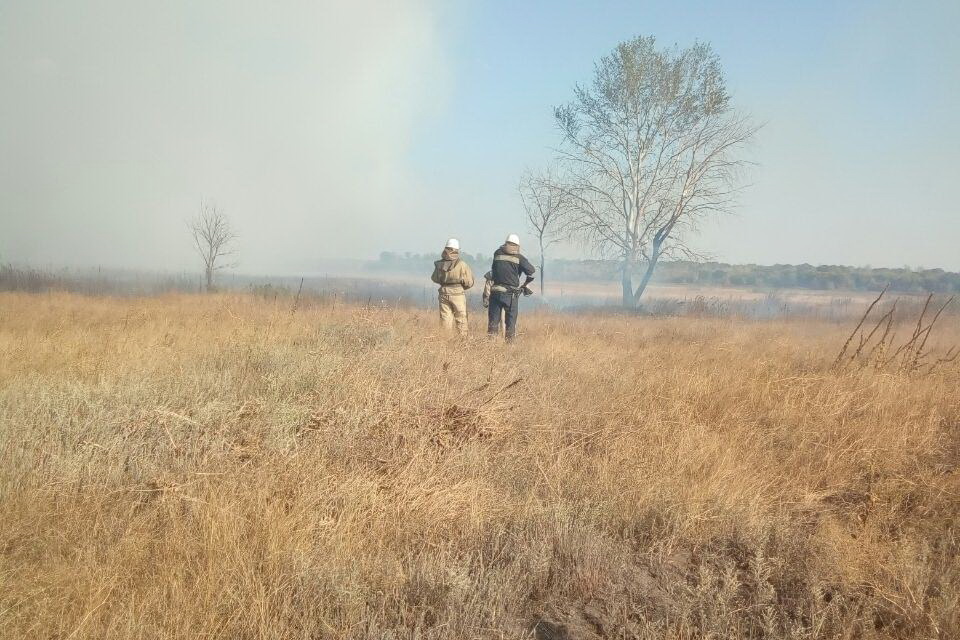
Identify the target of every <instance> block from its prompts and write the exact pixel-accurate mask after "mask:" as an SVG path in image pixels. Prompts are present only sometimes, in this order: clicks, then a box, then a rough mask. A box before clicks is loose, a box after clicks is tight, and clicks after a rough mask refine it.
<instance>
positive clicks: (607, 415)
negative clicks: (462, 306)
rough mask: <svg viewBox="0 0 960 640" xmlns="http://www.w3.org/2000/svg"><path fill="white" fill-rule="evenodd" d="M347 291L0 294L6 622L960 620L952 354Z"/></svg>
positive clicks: (161, 625)
mask: <svg viewBox="0 0 960 640" xmlns="http://www.w3.org/2000/svg"><path fill="white" fill-rule="evenodd" d="M330 302H331V301H330V300H320V299H313V298H309V297H307V298H305V299H302V300H300V301H299V302H298V303H297V304H296V306H294V304H293V300H292V299H291V296H287V295H274V296H270V297H264V296H255V295H250V294H243V295H242V294H231V293H222V294H215V295H209V296H202V295H188V294H167V295H162V296H154V297H127V298H114V297H105V296H102V297H87V296H81V295H75V294H66V293H42V294H29V293H3V294H0V636H2V637H4V638H71V639H74V638H124V639H126V638H191V639H193V638H224V639H228V638H229V639H236V638H277V639H280V638H285V639H286V638H344V639H346V638H378V639H379V638H491V639H492V638H534V637H535V638H540V639H543V638H553V639H558V638H578V639H589V638H734V639H736V638H796V639H800V638H942V639H947V638H956V637H960V561H958V551H960V532H958V522H960V468H958V465H960V363H958V362H957V361H952V362H944V363H942V364H940V365H939V366H935V367H929V366H927V367H921V368H903V367H898V366H896V363H891V364H889V366H888V365H887V364H883V366H871V362H869V361H861V359H856V360H851V361H850V362H849V363H846V364H845V365H844V366H842V367H838V366H836V365H835V359H836V356H837V354H838V352H839V351H840V349H841V347H842V346H843V344H844V342H845V340H846V339H847V337H848V336H849V334H850V330H851V328H852V326H846V325H844V324H840V323H836V322H823V321H816V320H812V319H777V320H750V319H742V318H741V319H735V318H725V317H642V316H629V315H620V316H612V315H608V316H601V315H589V314H587V315H563V314H552V313H549V312H546V311H544V312H537V313H529V314H526V315H523V316H522V317H521V336H520V339H519V341H518V342H517V343H516V344H513V345H505V344H502V343H500V342H489V341H487V340H486V339H485V338H483V337H480V336H479V334H478V335H477V336H475V337H472V338H471V339H469V340H467V341H466V342H459V341H455V340H453V339H451V338H448V337H446V336H443V335H439V334H438V331H437V326H436V319H435V317H434V315H433V313H431V312H428V311H422V310H416V309H402V308H399V309H398V308H384V307H380V306H374V305H356V304H350V305H344V304H330ZM471 320H472V324H473V327H474V330H475V331H477V330H479V328H480V327H479V325H480V324H481V321H480V318H478V317H476V316H474V317H472V318H471ZM855 322H856V320H855V319H854V323H855ZM914 322H915V321H914ZM902 323H903V327H902V328H903V331H904V332H905V333H901V335H906V336H909V335H910V334H911V331H912V330H913V329H912V325H911V324H909V323H910V321H909V320H907V319H904V320H903V321H902ZM895 328H896V327H895ZM936 329H937V331H936V333H934V334H932V335H931V336H930V338H929V340H928V341H927V343H926V347H925V348H927V349H928V350H929V351H930V352H932V353H945V352H946V351H947V348H948V347H949V346H951V345H953V344H956V343H958V342H960V321H958V317H957V316H956V315H944V317H942V318H941V319H940V320H939V323H938V325H937V328H936ZM934 361H935V360H931V362H934ZM873 364H874V365H875V364H876V362H874V363H873Z"/></svg>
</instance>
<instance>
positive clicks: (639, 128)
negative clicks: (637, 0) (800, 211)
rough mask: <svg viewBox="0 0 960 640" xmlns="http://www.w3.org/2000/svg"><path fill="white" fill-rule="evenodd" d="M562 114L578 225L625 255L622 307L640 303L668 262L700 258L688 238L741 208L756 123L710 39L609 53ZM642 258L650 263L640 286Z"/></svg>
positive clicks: (569, 191)
mask: <svg viewBox="0 0 960 640" xmlns="http://www.w3.org/2000/svg"><path fill="white" fill-rule="evenodd" d="M554 115H555V118H556V122H557V125H558V126H559V129H560V132H561V135H562V144H561V148H560V159H561V162H562V165H563V167H564V170H565V171H566V174H567V178H566V179H565V180H564V181H563V182H562V183H561V186H562V188H563V191H564V193H565V195H566V197H567V198H568V199H569V206H570V209H571V214H572V217H571V226H570V228H571V230H572V232H573V233H574V234H576V235H578V236H579V237H580V238H581V240H583V241H584V242H585V243H586V244H587V245H588V246H590V247H591V248H593V249H594V250H595V251H596V252H597V253H599V254H601V255H605V256H610V257H616V258H617V259H618V260H619V261H620V263H621V265H620V268H621V279H622V285H623V304H624V305H625V306H634V305H635V304H636V303H637V301H638V300H639V299H640V297H641V296H642V295H643V292H644V290H645V289H646V286H647V284H648V283H649V282H650V277H651V276H652V275H653V271H654V269H655V268H656V266H657V262H658V261H659V260H660V259H661V258H664V257H667V258H671V257H684V258H688V259H696V258H698V257H699V256H698V254H697V253H696V252H695V251H693V250H692V249H691V248H690V247H689V246H688V244H687V238H688V236H689V234H690V232H693V231H695V230H696V229H697V226H698V224H699V222H700V221H701V220H702V219H703V218H704V217H705V216H708V215H712V214H717V213H722V212H727V211H730V210H731V208H732V207H733V205H734V203H735V199H736V195H737V193H738V190H739V184H740V181H739V177H740V174H741V171H740V170H741V169H742V168H743V167H744V165H745V164H747V163H746V162H745V161H744V160H742V159H740V158H739V157H738V154H739V152H740V151H741V150H742V148H743V147H744V146H745V144H746V143H747V142H748V141H749V140H750V139H751V137H752V136H753V135H754V133H755V132H756V131H757V127H756V126H754V125H753V124H751V123H750V122H749V120H748V119H747V118H746V117H744V116H741V115H739V114H738V113H736V112H735V111H734V110H733V108H732V107H731V104H730V96H729V94H728V93H727V90H726V86H725V83H724V79H723V74H722V72H721V68H720V61H719V58H718V57H717V56H716V54H714V53H713V50H712V49H711V48H710V46H709V45H707V44H700V43H698V44H694V45H693V46H692V47H690V48H688V49H683V50H680V49H677V48H672V49H664V50H661V49H658V48H657V47H656V43H655V41H654V38H652V37H646V38H636V39H634V40H630V41H628V42H624V43H621V44H620V45H619V46H618V47H617V48H616V49H615V50H614V51H613V52H612V53H611V54H610V55H608V56H606V57H604V58H602V59H601V60H600V62H599V63H598V64H597V65H596V67H595V71H594V79H593V82H592V84H591V85H589V86H586V87H584V86H577V87H576V88H575V92H574V99H573V101H572V102H570V103H569V104H566V105H564V106H561V107H558V108H556V109H555V111H554ZM637 263H645V264H646V269H645V271H644V274H643V278H642V280H641V282H640V285H639V286H638V287H637V288H636V289H634V287H633V280H632V271H633V267H634V265H635V264H637Z"/></svg>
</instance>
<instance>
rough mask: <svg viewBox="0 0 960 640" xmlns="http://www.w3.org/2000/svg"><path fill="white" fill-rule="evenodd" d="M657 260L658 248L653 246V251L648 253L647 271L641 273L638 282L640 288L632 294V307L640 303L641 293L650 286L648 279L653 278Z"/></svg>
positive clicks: (658, 255)
mask: <svg viewBox="0 0 960 640" xmlns="http://www.w3.org/2000/svg"><path fill="white" fill-rule="evenodd" d="M659 260H660V247H658V246H657V245H656V244H654V246H653V251H652V252H650V262H648V263H647V270H646V271H644V272H643V279H642V280H641V281H640V286H639V287H637V292H636V293H635V294H633V304H634V305H636V304H637V303H638V302H640V296H642V295H643V292H644V291H646V289H647V285H648V284H650V278H651V277H653V270H654V269H656V268H657V262H658V261H659Z"/></svg>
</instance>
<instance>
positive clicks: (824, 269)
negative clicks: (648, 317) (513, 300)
mask: <svg viewBox="0 0 960 640" xmlns="http://www.w3.org/2000/svg"><path fill="white" fill-rule="evenodd" d="M462 257H463V258H464V259H465V260H466V261H467V262H469V263H470V264H471V266H473V267H474V268H476V269H477V270H478V271H480V272H483V271H485V270H486V268H487V267H488V266H489V264H490V260H491V257H490V256H488V255H484V254H479V253H478V254H473V255H471V254H464V255H463V256H462ZM436 259H437V258H436V256H435V255H433V254H415V253H409V252H408V253H393V252H389V251H385V252H383V253H381V254H380V258H379V260H377V261H375V262H371V263H369V264H368V268H369V269H370V270H372V271H381V272H383V271H390V272H394V273H406V274H424V273H429V271H430V269H431V268H432V266H433V261H434V260H436ZM550 267H551V271H552V273H553V277H554V278H555V279H557V280H564V281H568V282H577V281H579V282H613V281H617V280H619V279H620V278H621V276H622V271H621V270H622V265H621V263H620V262H619V261H616V260H551V261H550ZM635 269H636V271H637V273H643V271H644V265H643V263H638V264H637V265H636V267H635ZM652 282H654V283H657V284H693V285H701V286H712V287H747V288H750V287H756V288H762V289H816V290H827V291H830V290H842V291H879V290H880V289H883V287H885V286H887V285H889V286H890V289H891V290H892V291H903V292H933V293H960V273H954V272H950V271H944V270H943V269H911V268H907V267H903V268H899V269H888V268H872V267H847V266H840V265H820V266H814V265H810V264H799V265H792V264H775V265H757V264H726V263H723V262H696V261H690V260H673V261H663V262H661V263H660V265H659V266H658V268H657V271H656V272H655V274H654V275H653V279H652Z"/></svg>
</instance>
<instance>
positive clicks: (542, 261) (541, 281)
mask: <svg viewBox="0 0 960 640" xmlns="http://www.w3.org/2000/svg"><path fill="white" fill-rule="evenodd" d="M546 263H547V259H546V257H545V256H544V255H543V238H540V297H541V298H542V297H543V265H545V264H546Z"/></svg>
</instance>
